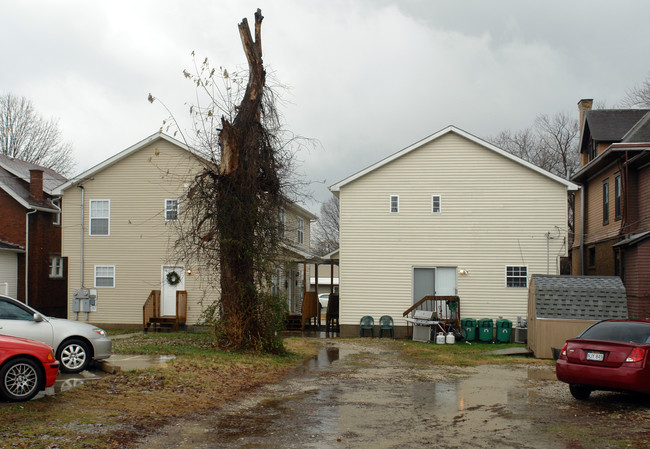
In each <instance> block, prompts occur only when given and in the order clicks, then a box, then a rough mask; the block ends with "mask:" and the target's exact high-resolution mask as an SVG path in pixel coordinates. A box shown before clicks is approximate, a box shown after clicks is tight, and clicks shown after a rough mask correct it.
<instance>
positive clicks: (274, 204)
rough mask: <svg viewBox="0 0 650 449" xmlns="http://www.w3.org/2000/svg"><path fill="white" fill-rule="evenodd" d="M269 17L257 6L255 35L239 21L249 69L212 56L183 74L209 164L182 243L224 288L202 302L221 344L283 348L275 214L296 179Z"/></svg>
mask: <svg viewBox="0 0 650 449" xmlns="http://www.w3.org/2000/svg"><path fill="white" fill-rule="evenodd" d="M262 20H263V16H262V13H261V11H260V10H259V9H258V10H257V12H256V13H255V31H254V37H253V35H252V34H251V30H250V28H249V25H248V21H247V20H246V19H243V20H242V22H241V23H240V24H239V34H240V37H241V41H242V45H243V49H244V53H245V55H246V59H247V62H248V71H247V74H245V75H244V74H240V73H237V72H235V73H229V72H228V71H227V70H225V69H223V68H219V69H218V70H217V69H215V68H212V67H211V66H210V64H209V63H208V60H207V59H206V60H205V61H204V62H203V63H202V64H200V65H199V66H195V69H194V72H195V73H194V74H192V73H190V72H189V71H187V70H186V71H184V75H185V77H186V78H188V79H190V80H191V81H192V82H193V83H194V85H195V86H196V88H197V94H198V95H197V102H196V104H193V105H191V107H190V114H191V116H192V118H193V125H194V132H193V137H192V138H191V139H186V138H185V137H184V140H186V142H187V141H188V140H192V141H191V142H187V143H188V144H190V146H192V147H193V148H195V149H197V150H198V151H199V152H201V153H202V156H203V158H202V160H203V162H204V163H203V170H202V171H201V173H199V174H198V175H197V176H196V177H195V179H194V182H193V183H192V185H190V186H189V188H188V193H187V197H186V198H183V199H182V208H181V217H180V220H179V225H180V238H179V239H178V241H177V242H176V248H177V249H179V250H180V251H182V253H183V258H184V259H185V260H192V261H193V263H194V264H195V265H198V266H200V267H201V270H200V271H202V272H204V273H205V272H207V278H208V280H211V281H215V280H217V281H216V284H218V285H214V286H215V287H217V289H218V291H219V293H220V295H219V297H218V298H206V299H204V308H206V310H207V312H206V318H207V319H208V320H209V321H211V322H212V323H213V324H214V328H215V334H216V337H217V342H218V344H219V345H220V347H222V348H227V349H234V350H257V351H264V352H281V351H283V345H282V340H281V339H280V338H279V336H278V332H277V331H279V330H280V329H281V328H282V327H283V325H284V319H285V317H286V311H285V304H286V302H285V301H284V300H283V299H282V298H279V297H277V296H273V295H271V293H270V290H271V289H270V286H271V284H272V282H271V281H272V274H273V272H274V270H275V268H276V267H278V266H279V265H280V264H281V263H282V262H281V260H282V259H281V257H280V251H281V248H280V247H281V245H280V244H281V240H280V234H279V232H278V214H279V212H280V210H281V208H283V206H285V205H286V201H288V200H287V198H288V195H289V194H291V193H293V190H292V189H295V188H296V185H297V181H295V177H293V176H292V174H293V167H292V161H293V149H294V147H293V146H292V145H291V139H287V138H286V134H285V132H284V131H283V130H282V127H281V124H280V120H279V118H278V114H277V110H276V106H275V95H274V92H273V91H272V90H271V89H270V88H269V87H268V86H267V85H266V77H267V74H266V70H265V68H264V64H263V60H262V40H261V25H262ZM149 100H150V101H154V100H155V98H154V97H152V96H151V95H150V97H149ZM172 122H174V121H173V120H172ZM175 126H176V127H178V125H177V124H175ZM294 142H295V141H294ZM204 277H205V276H204ZM206 301H207V302H208V303H207V304H206Z"/></svg>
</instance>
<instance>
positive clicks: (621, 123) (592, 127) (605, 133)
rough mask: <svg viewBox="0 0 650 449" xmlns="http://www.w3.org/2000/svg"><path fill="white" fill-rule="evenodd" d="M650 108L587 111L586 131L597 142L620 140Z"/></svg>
mask: <svg viewBox="0 0 650 449" xmlns="http://www.w3.org/2000/svg"><path fill="white" fill-rule="evenodd" d="M649 111H650V110H648V109H596V110H591V111H586V112H585V125H586V127H585V132H586V133H587V132H588V133H589V135H591V138H592V139H593V140H595V141H597V142H620V141H621V140H623V137H624V136H625V134H626V133H627V132H628V131H630V129H631V128H632V127H634V125H635V124H636V123H637V122H638V121H639V120H641V119H642V118H643V116H644V115H646V114H647V113H648V112H649Z"/></svg>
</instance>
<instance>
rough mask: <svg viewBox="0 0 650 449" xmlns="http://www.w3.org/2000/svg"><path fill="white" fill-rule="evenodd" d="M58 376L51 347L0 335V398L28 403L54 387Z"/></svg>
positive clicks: (57, 368) (56, 363)
mask: <svg viewBox="0 0 650 449" xmlns="http://www.w3.org/2000/svg"><path fill="white" fill-rule="evenodd" d="M58 373H59V362H57V361H56V359H55V358H54V352H53V351H52V347H51V346H48V345H46V344H45V343H41V342H39V341H34V340H27V339H25V338H18V337H9V336H7V335H0V398H2V399H5V400H7V401H28V400H30V399H31V398H33V397H34V396H36V394H37V393H38V392H39V391H41V390H44V389H45V387H50V386H52V385H54V381H56V376H57V375H58Z"/></svg>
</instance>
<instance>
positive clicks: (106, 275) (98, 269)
mask: <svg viewBox="0 0 650 449" xmlns="http://www.w3.org/2000/svg"><path fill="white" fill-rule="evenodd" d="M95 287H96V288H101V287H105V288H113V287H115V265H95Z"/></svg>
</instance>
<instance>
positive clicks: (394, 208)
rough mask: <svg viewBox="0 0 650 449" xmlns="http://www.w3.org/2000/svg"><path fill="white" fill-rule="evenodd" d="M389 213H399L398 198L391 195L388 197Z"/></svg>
mask: <svg viewBox="0 0 650 449" xmlns="http://www.w3.org/2000/svg"><path fill="white" fill-rule="evenodd" d="M390 213H391V214H397V213H399V196H398V195H391V196H390Z"/></svg>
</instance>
